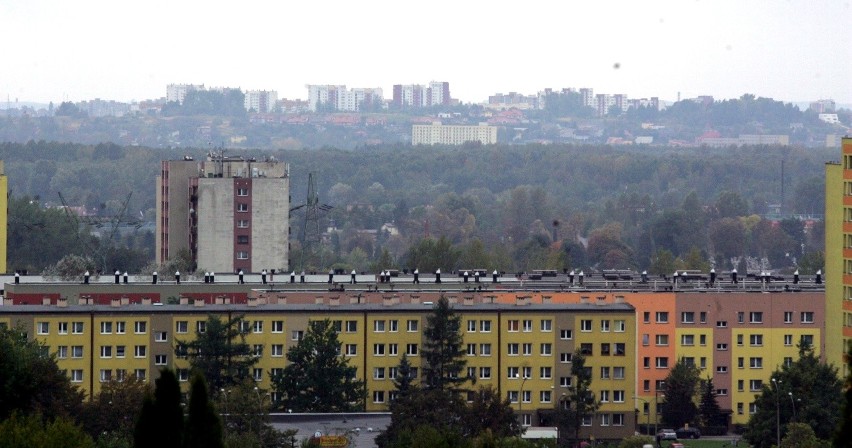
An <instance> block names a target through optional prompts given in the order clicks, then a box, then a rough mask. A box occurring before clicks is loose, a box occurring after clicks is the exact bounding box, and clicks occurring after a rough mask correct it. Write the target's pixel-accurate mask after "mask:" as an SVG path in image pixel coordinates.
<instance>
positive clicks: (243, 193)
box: [237, 187, 248, 196]
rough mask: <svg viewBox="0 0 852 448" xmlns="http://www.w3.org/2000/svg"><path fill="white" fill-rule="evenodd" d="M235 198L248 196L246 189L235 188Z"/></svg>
mask: <svg viewBox="0 0 852 448" xmlns="http://www.w3.org/2000/svg"><path fill="white" fill-rule="evenodd" d="M237 196H248V188H244V187H240V188H237Z"/></svg>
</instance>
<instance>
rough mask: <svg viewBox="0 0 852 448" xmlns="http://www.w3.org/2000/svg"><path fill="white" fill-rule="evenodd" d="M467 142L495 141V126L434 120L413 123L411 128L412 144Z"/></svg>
mask: <svg viewBox="0 0 852 448" xmlns="http://www.w3.org/2000/svg"><path fill="white" fill-rule="evenodd" d="M468 142H479V143H482V144H483V145H493V144H495V143H497V127H496V126H488V125H486V124H480V125H479V126H445V125H443V124H441V123H438V122H436V123H432V124H431V125H414V126H412V129H411V144H412V145H462V144H464V143H468Z"/></svg>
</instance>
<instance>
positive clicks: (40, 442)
mask: <svg viewBox="0 0 852 448" xmlns="http://www.w3.org/2000/svg"><path fill="white" fill-rule="evenodd" d="M94 446H95V444H94V442H93V441H92V438H91V437H89V435H88V434H86V433H85V432H84V431H83V429H82V428H80V427H79V426H77V425H75V424H74V422H73V421H72V420H70V419H68V418H64V417H58V418H55V419H51V420H48V421H46V422H45V421H44V420H42V417H41V416H40V415H38V414H32V415H28V416H26V415H22V414H19V413H17V412H16V413H13V414H12V415H11V416H9V417H8V418H6V419H5V420H3V421H0V448H22V447H38V448H94Z"/></svg>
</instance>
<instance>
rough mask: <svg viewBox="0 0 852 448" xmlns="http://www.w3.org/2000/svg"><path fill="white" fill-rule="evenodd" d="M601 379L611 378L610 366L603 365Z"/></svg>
mask: <svg viewBox="0 0 852 448" xmlns="http://www.w3.org/2000/svg"><path fill="white" fill-rule="evenodd" d="M601 379H602V380H608V379H609V367H601Z"/></svg>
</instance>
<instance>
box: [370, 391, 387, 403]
mask: <svg viewBox="0 0 852 448" xmlns="http://www.w3.org/2000/svg"><path fill="white" fill-rule="evenodd" d="M384 402H385V391H383V390H374V391H373V403H384Z"/></svg>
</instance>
